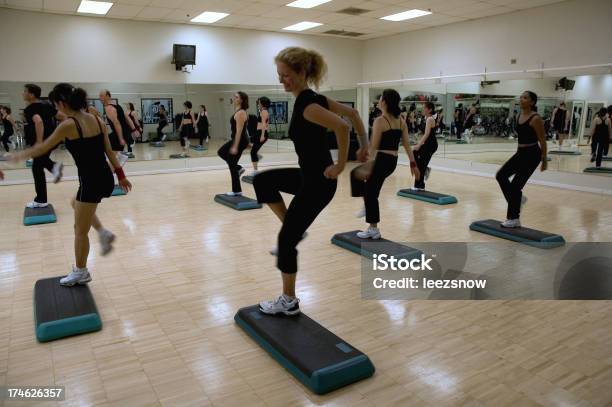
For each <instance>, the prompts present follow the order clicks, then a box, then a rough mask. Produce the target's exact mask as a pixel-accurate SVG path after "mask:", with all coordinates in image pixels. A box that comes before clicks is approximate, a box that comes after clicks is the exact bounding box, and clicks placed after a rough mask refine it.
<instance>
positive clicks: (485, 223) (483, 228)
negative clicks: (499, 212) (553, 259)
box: [470, 219, 565, 249]
mask: <svg viewBox="0 0 612 407" xmlns="http://www.w3.org/2000/svg"><path fill="white" fill-rule="evenodd" d="M470 229H471V230H475V231H476V232H480V233H486V234H488V235H491V236H495V237H501V238H502V239H507V240H512V241H514V242H519V243H524V244H527V245H530V246H535V247H539V248H542V249H551V248H554V247H559V246H563V245H564V244H565V239H564V238H563V236H560V235H556V234H554V233H547V232H542V231H540V230H535V229H529V228H526V227H520V228H505V227H502V226H501V222H500V221H499V220H495V219H486V220H478V221H475V222H472V224H471V225H470Z"/></svg>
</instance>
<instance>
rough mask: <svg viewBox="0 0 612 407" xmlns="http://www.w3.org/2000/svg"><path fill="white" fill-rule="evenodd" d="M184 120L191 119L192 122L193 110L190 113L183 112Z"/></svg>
mask: <svg viewBox="0 0 612 407" xmlns="http://www.w3.org/2000/svg"><path fill="white" fill-rule="evenodd" d="M184 119H189V120H191V110H190V111H188V112H183V120H184Z"/></svg>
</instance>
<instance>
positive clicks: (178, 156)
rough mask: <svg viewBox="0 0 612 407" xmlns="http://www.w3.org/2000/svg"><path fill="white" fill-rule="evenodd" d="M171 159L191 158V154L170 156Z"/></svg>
mask: <svg viewBox="0 0 612 407" xmlns="http://www.w3.org/2000/svg"><path fill="white" fill-rule="evenodd" d="M170 158H189V154H185V155H183V154H170Z"/></svg>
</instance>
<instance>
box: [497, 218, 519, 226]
mask: <svg viewBox="0 0 612 407" xmlns="http://www.w3.org/2000/svg"><path fill="white" fill-rule="evenodd" d="M501 227H503V228H520V227H521V220H520V219H518V218H517V219H506V220H505V221H503V222H502V223H501Z"/></svg>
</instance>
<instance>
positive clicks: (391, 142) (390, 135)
mask: <svg viewBox="0 0 612 407" xmlns="http://www.w3.org/2000/svg"><path fill="white" fill-rule="evenodd" d="M383 119H385V120H386V121H387V124H389V127H390V129H389V130H385V131H383V132H382V134H381V137H380V145H379V146H378V149H379V150H390V151H397V150H398V148H399V143H400V140H401V139H402V122H401V120H400V128H399V129H394V128H393V126H391V123H390V122H389V120H388V119H387V118H386V117H385V116H383Z"/></svg>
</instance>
